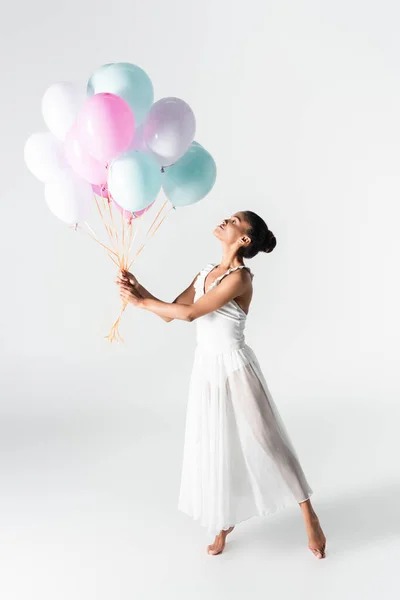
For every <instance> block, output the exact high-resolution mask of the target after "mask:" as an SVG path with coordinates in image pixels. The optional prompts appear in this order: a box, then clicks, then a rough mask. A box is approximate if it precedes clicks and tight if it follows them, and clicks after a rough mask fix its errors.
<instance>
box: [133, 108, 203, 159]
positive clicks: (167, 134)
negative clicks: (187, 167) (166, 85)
mask: <svg viewBox="0 0 400 600" xmlns="http://www.w3.org/2000/svg"><path fill="white" fill-rule="evenodd" d="M195 133H196V119H195V116H194V113H193V111H192V109H191V108H190V106H189V105H188V104H187V103H186V102H184V101H183V100H181V99H180V98H162V99H161V100H158V102H155V103H154V104H153V106H152V107H151V108H150V110H149V112H148V114H147V117H146V121H145V123H144V141H145V143H146V146H147V147H148V148H149V149H150V150H151V152H152V153H153V154H154V156H155V158H156V159H157V160H158V162H159V164H160V165H161V166H162V167H169V166H170V165H172V164H173V163H174V162H176V161H177V160H178V159H179V158H181V156H183V155H184V154H185V152H186V150H187V149H188V148H189V146H190V144H191V143H192V142H193V139H194V136H195Z"/></svg>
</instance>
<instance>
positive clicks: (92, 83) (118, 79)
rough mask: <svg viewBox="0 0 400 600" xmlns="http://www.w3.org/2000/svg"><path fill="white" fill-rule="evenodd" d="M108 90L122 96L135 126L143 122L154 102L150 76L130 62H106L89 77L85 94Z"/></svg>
mask: <svg viewBox="0 0 400 600" xmlns="http://www.w3.org/2000/svg"><path fill="white" fill-rule="evenodd" d="M104 92H108V93H110V94H115V95H116V96H120V97H121V98H123V99H124V100H125V101H126V102H127V103H128V104H129V106H130V107H131V110H132V112H133V114H134V117H135V123H136V126H138V125H140V124H141V123H143V122H144V120H145V118H146V114H147V112H148V110H149V108H150V107H151V105H152V104H153V102H154V89H153V84H152V83H151V79H150V77H149V76H148V75H147V73H146V72H145V71H143V69H141V68H140V67H137V66H136V65H133V64H131V63H108V64H106V65H103V66H102V67H100V68H99V69H97V70H96V71H95V72H94V73H93V74H92V76H91V77H90V79H89V81H88V85H87V95H88V96H93V94H100V93H104Z"/></svg>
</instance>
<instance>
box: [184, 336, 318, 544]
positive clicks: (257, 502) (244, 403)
mask: <svg viewBox="0 0 400 600" xmlns="http://www.w3.org/2000/svg"><path fill="white" fill-rule="evenodd" d="M312 494H313V490H312V489H311V487H310V486H309V484H308V482H307V480H306V477H305V474H304V472H303V470H302V467H301V465H300V462H299V459H298V456H297V454H296V451H295V449H294V447H293V444H292V442H291V440H290V437H289V435H288V432H287V430H286V429H285V426H284V423H283V421H282V418H281V416H280V414H279V412H278V409H277V407H276V406H275V403H274V401H273V398H272V396H271V394H270V392H269V389H268V387H267V383H266V381H265V378H264V376H263V373H262V371H261V368H260V365H259V363H258V360H257V358H256V356H255V354H254V352H253V350H252V349H251V348H250V347H249V346H248V345H245V346H244V347H242V348H239V349H235V350H233V351H231V352H227V353H224V354H217V355H213V354H209V353H204V352H203V351H201V350H200V349H199V348H197V349H196V352H195V358H194V363H193V369H192V374H191V380H190V386H189V399H188V405H187V413H186V427H185V436H184V449H183V464H182V473H181V485H180V492H179V500H178V509H179V510H180V511H182V512H184V513H186V514H188V515H189V516H191V517H192V518H193V519H195V520H199V522H200V524H201V525H202V526H204V527H206V528H207V531H208V532H209V533H210V534H213V535H216V534H217V533H218V532H219V531H221V530H222V529H228V528H229V527H231V526H232V525H235V524H237V523H240V522H241V521H244V520H247V519H249V518H250V517H253V516H265V515H269V514H272V513H274V512H277V511H278V510H279V509H281V508H284V507H286V506H289V505H294V504H295V503H298V502H303V501H304V500H307V499H308V498H309V497H310V496H311V495H312Z"/></svg>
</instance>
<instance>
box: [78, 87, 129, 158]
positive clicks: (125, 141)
mask: <svg viewBox="0 0 400 600" xmlns="http://www.w3.org/2000/svg"><path fill="white" fill-rule="evenodd" d="M134 131H135V119H134V116H133V113H132V111H131V109H130V108H129V106H128V104H127V103H126V102H125V100H123V99H122V98H119V97H118V96H115V95H114V94H95V95H94V96H92V97H91V98H88V99H87V100H86V102H85V105H84V106H83V108H82V110H81V112H80V113H79V115H78V132H79V138H80V140H81V141H82V143H83V145H84V147H85V149H86V150H87V151H88V152H89V154H91V155H92V156H93V157H94V158H96V159H97V160H98V161H100V162H101V163H107V162H108V161H109V160H111V159H112V158H114V157H115V156H117V155H118V154H120V153H121V152H125V150H127V148H129V144H130V143H131V141H132V138H133V133H134Z"/></svg>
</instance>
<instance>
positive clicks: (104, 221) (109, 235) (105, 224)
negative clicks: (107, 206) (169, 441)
mask: <svg viewBox="0 0 400 600" xmlns="http://www.w3.org/2000/svg"><path fill="white" fill-rule="evenodd" d="M102 198H103V200H104V196H102ZM94 199H95V202H96V206H97V210H98V211H99V215H100V218H101V221H102V223H103V225H104V227H105V230H106V231H107V234H108V237H109V239H110V242H111V244H112V245H113V246H114V249H115V250H117V253H118V248H117V247H116V246H115V243H114V239H113V236H112V233H111V230H110V228H109V227H108V223H107V221H106V219H105V217H104V214H103V211H102V210H101V208H100V204H99V202H98V200H97V196H96V195H95V194H94Z"/></svg>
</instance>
